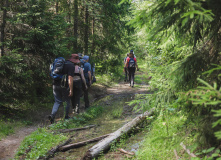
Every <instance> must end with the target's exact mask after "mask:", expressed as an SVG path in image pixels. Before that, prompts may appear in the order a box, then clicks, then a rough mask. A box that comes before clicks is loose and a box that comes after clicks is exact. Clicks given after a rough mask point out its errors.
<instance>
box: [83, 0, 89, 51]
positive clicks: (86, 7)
mask: <svg viewBox="0 0 221 160" xmlns="http://www.w3.org/2000/svg"><path fill="white" fill-rule="evenodd" d="M85 2H86V3H85V5H86V6H85V19H84V23H85V28H84V54H85V55H88V36H89V35H88V29H89V24H88V23H89V22H88V21H89V12H88V4H87V0H85Z"/></svg>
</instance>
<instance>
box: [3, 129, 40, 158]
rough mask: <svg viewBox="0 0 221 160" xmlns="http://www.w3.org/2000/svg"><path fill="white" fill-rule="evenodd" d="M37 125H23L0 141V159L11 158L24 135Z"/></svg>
mask: <svg viewBox="0 0 221 160" xmlns="http://www.w3.org/2000/svg"><path fill="white" fill-rule="evenodd" d="M37 128H38V127H37V126H31V127H23V128H21V129H19V130H18V131H17V132H16V133H15V134H13V135H10V136H8V137H7V138H5V139H3V140H1V141H0V159H1V160H8V159H10V158H13V157H14V155H15V153H16V150H17V148H18V147H19V145H20V143H21V141H22V140H23V139H24V138H25V136H27V135H29V134H30V133H31V132H33V131H35V130H36V129H37Z"/></svg>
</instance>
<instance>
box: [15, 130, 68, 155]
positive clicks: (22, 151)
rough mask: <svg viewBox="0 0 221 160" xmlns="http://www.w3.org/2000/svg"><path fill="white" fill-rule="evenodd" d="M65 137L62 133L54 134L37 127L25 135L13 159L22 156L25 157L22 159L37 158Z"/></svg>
mask: <svg viewBox="0 0 221 160" xmlns="http://www.w3.org/2000/svg"><path fill="white" fill-rule="evenodd" d="M66 139H67V137H66V136H64V135H62V134H59V135H55V134H53V133H51V132H48V131H47V130H46V129H44V128H39V129H38V130H37V131H35V132H33V133H32V134H31V135H29V136H27V137H25V139H24V140H23V142H22V144H21V146H20V147H19V149H18V151H17V153H16V156H15V159H20V158H21V157H23V156H24V157H25V158H24V157H23V158H22V159H38V158H39V157H40V156H44V155H45V154H46V153H47V152H48V150H49V149H51V148H52V147H54V146H56V145H58V144H59V143H60V142H62V141H64V140H66ZM27 151H28V152H27Z"/></svg>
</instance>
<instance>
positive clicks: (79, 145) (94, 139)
mask: <svg viewBox="0 0 221 160" xmlns="http://www.w3.org/2000/svg"><path fill="white" fill-rule="evenodd" d="M108 135H109V134H106V135H103V136H100V137H96V138H93V139H90V140H87V141H83V142H78V143H73V144H69V145H65V146H62V147H60V148H59V150H60V151H62V152H64V151H67V150H69V149H73V148H78V147H82V146H85V145H87V144H89V143H93V142H97V141H100V140H101V139H103V138H105V137H107V136H108Z"/></svg>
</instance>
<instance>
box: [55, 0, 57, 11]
mask: <svg viewBox="0 0 221 160" xmlns="http://www.w3.org/2000/svg"><path fill="white" fill-rule="evenodd" d="M55 5H56V6H55V8H56V14H58V0H56V4H55Z"/></svg>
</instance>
